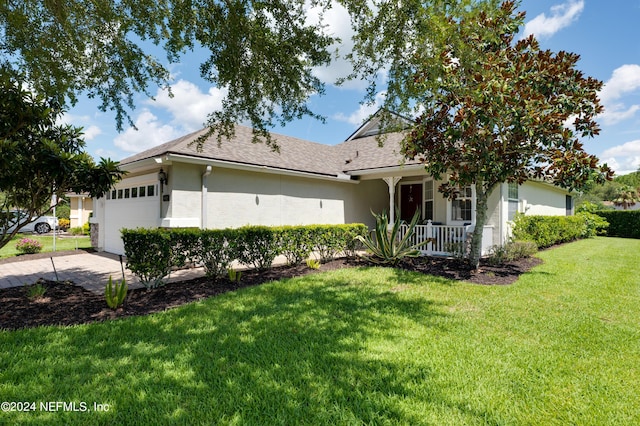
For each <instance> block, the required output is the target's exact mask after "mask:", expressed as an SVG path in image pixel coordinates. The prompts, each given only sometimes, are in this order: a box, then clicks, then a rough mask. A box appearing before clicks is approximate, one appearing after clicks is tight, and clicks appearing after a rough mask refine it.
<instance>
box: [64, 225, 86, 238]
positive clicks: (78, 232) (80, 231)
mask: <svg viewBox="0 0 640 426" xmlns="http://www.w3.org/2000/svg"><path fill="white" fill-rule="evenodd" d="M67 232H69V234H71V235H73V236H80V235H84V230H83V229H82V226H75V227H73V228H69V230H68V231H67Z"/></svg>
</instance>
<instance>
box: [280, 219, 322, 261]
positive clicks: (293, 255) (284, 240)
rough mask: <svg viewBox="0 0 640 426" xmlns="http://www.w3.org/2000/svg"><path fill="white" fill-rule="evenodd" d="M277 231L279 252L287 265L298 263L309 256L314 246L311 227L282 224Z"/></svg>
mask: <svg viewBox="0 0 640 426" xmlns="http://www.w3.org/2000/svg"><path fill="white" fill-rule="evenodd" d="M279 231H280V238H279V240H280V241H279V243H280V252H281V254H282V255H284V257H286V258H287V263H288V264H289V265H298V264H300V263H302V262H303V261H304V260H305V259H306V258H308V257H309V254H310V253H311V251H312V250H313V246H314V243H313V239H312V238H311V227H309V226H282V227H280V228H279Z"/></svg>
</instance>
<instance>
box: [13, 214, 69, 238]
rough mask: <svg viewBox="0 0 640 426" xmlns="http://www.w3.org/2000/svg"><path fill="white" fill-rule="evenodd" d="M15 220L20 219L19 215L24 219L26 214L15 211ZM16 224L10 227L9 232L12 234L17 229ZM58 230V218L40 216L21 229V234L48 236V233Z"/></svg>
mask: <svg viewBox="0 0 640 426" xmlns="http://www.w3.org/2000/svg"><path fill="white" fill-rule="evenodd" d="M12 213H13V214H14V215H15V218H16V219H17V218H18V215H21V216H22V217H24V216H26V213H24V212H20V211H13V212H12ZM16 222H17V221H14V223H13V224H12V225H10V226H9V229H8V232H11V231H13V230H14V229H15V227H16ZM57 228H58V218H57V217H55V216H40V217H36V218H34V219H32V220H31V222H29V223H27V224H26V225H25V226H23V227H22V228H20V231H19V232H36V233H38V234H46V233H47V232H51V230H52V229H57Z"/></svg>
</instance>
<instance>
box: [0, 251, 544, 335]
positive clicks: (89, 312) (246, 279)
mask: <svg viewBox="0 0 640 426" xmlns="http://www.w3.org/2000/svg"><path fill="white" fill-rule="evenodd" d="M540 262H541V261H540V260H539V259H537V258H529V259H522V260H520V261H518V262H514V263H510V264H507V265H504V266H500V267H493V266H488V265H482V267H481V269H480V270H479V271H478V272H476V271H473V270H470V269H469V268H468V267H467V266H466V265H465V264H464V263H462V262H460V261H457V260H452V259H419V260H413V261H407V262H404V264H403V265H402V267H403V268H404V269H407V270H413V271H417V272H421V273H425V274H430V275H436V276H441V277H445V278H451V279H455V280H464V281H469V282H473V283H477V284H485V285H491V284H510V283H513V282H514V281H515V280H517V278H518V277H519V276H520V274H522V273H524V272H526V271H528V270H529V269H531V268H532V267H533V266H535V265H537V264H538V263H540ZM358 265H364V263H362V262H349V261H346V260H345V259H338V260H334V261H331V262H328V263H325V264H323V265H322V268H321V269H320V271H329V270H333V269H340V268H347V267H353V266H358ZM316 272H318V271H317V270H313V269H310V268H308V267H307V266H304V265H300V266H293V267H289V266H279V267H274V268H272V269H269V270H267V271H262V272H259V271H244V272H243V274H242V279H241V281H240V283H231V282H230V281H229V280H226V279H220V280H218V281H216V282H215V283H214V282H212V281H211V280H210V279H208V278H204V277H203V278H197V279H193V280H189V281H183V282H179V283H171V284H170V285H166V286H164V287H160V288H157V289H154V290H152V291H147V290H146V289H133V290H129V294H128V295H127V300H126V302H125V304H124V306H123V307H121V308H119V309H118V310H116V311H113V310H111V309H109V308H108V307H107V305H106V302H105V300H104V295H101V294H95V293H92V292H90V291H88V290H85V289H84V288H82V287H80V286H76V285H74V284H73V283H69V282H55V281H41V282H40V283H41V284H43V285H44V286H45V287H46V292H45V294H44V296H43V297H42V298H40V299H36V300H30V299H29V298H28V297H27V289H26V288H25V287H12V288H8V289H0V329H6V330H15V329H20V328H26V327H37V326H42V325H75V324H85V323H91V322H97V321H104V320H109V319H114V318H122V317H128V316H135V315H147V314H151V313H154V312H161V311H164V310H166V309H170V308H174V307H177V306H180V305H183V304H185V303H189V302H193V301H196V300H201V299H205V298H208V297H211V296H215V295H218V294H222V293H225V292H228V291H234V290H237V289H239V288H243V287H250V286H255V285H259V284H262V283H265V282H268V281H272V280H277V279H282V278H292V277H297V276H302V275H307V274H311V273H316Z"/></svg>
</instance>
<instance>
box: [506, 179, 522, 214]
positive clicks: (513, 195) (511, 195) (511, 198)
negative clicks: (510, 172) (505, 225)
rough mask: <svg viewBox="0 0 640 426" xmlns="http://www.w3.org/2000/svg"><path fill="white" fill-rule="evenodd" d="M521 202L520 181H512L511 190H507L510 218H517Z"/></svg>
mask: <svg viewBox="0 0 640 426" xmlns="http://www.w3.org/2000/svg"><path fill="white" fill-rule="evenodd" d="M519 202H520V198H519V195H518V183H517V182H513V183H510V184H509V190H508V191H507V204H508V206H509V213H508V220H514V219H515V218H516V213H518V203H519Z"/></svg>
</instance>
